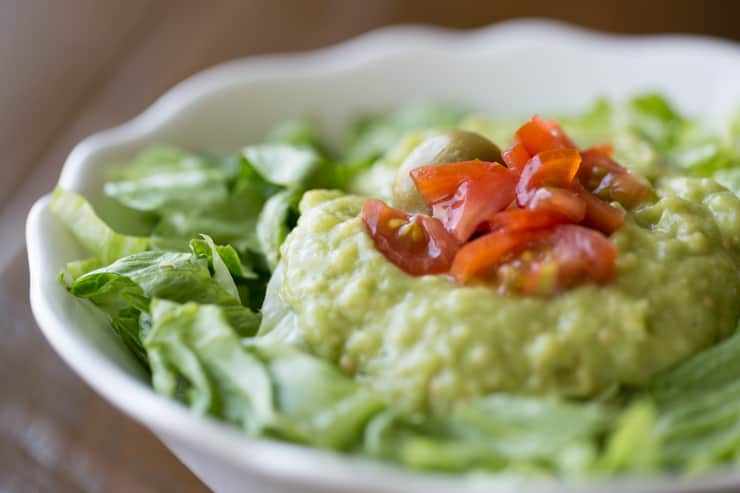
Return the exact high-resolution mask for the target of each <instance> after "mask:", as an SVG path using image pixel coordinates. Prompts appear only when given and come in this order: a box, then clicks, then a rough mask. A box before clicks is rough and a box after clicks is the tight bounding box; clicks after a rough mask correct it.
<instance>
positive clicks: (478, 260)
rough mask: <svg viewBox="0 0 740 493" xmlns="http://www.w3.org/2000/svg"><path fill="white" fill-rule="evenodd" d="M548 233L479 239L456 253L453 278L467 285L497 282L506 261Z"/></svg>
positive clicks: (504, 233) (496, 234) (503, 234)
mask: <svg viewBox="0 0 740 493" xmlns="http://www.w3.org/2000/svg"><path fill="white" fill-rule="evenodd" d="M548 234H549V231H547V230H535V231H516V232H512V231H508V230H505V229H504V230H500V231H494V232H493V233H489V234H487V235H485V236H481V237H480V238H476V239H475V240H473V241H471V242H470V243H467V244H466V245H464V246H463V247H462V248H461V249H460V251H458V252H457V255H456V256H455V260H454V262H453V263H452V267H450V275H451V276H452V277H454V278H455V279H457V281H459V282H461V283H463V284H465V283H468V282H470V281H473V280H485V279H487V278H494V279H495V274H496V272H495V270H496V268H497V267H499V266H500V265H501V264H502V263H503V262H504V260H505V259H506V258H507V257H509V256H511V255H514V254H517V253H519V252H520V251H521V250H524V249H525V248H526V247H527V246H529V245H532V244H534V243H536V242H537V241H540V240H542V239H543V238H545V237H546V236H547V235H548Z"/></svg>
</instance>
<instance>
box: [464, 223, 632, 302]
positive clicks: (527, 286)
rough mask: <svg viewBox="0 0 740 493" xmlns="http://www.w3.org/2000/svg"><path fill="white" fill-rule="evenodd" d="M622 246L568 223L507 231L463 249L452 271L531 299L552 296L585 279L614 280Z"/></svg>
mask: <svg viewBox="0 0 740 493" xmlns="http://www.w3.org/2000/svg"><path fill="white" fill-rule="evenodd" d="M616 256H617V250H616V247H615V246H614V245H613V244H612V243H611V242H610V241H609V240H608V239H607V238H606V237H605V236H604V235H602V234H601V233H599V232H596V231H593V230H590V229H587V228H584V227H582V226H576V225H572V224H564V225H560V226H556V227H555V229H553V230H539V231H528V232H527V231H525V232H518V233H511V232H509V231H507V230H501V231H497V232H493V233H490V234H488V235H486V236H483V237H481V238H478V239H477V240H475V241H472V242H470V243H468V244H467V245H465V246H464V247H463V248H461V249H460V251H459V252H458V254H457V256H456V257H455V261H454V262H453V264H452V268H451V270H450V273H451V274H452V275H453V276H454V277H455V278H456V279H457V280H458V281H460V282H462V283H469V282H472V281H477V280H483V281H489V282H493V283H494V284H495V285H497V286H498V287H499V289H501V290H503V291H507V292H516V293H521V294H525V295H533V294H540V295H550V294H554V293H555V292H557V291H560V290H563V289H567V288H569V287H572V286H574V285H576V284H579V283H581V282H583V281H588V280H590V281H593V282H597V283H600V284H603V283H606V282H609V281H610V280H611V279H613V277H614V275H615V273H616Z"/></svg>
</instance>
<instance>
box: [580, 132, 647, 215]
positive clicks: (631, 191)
mask: <svg viewBox="0 0 740 493" xmlns="http://www.w3.org/2000/svg"><path fill="white" fill-rule="evenodd" d="M611 152H613V150H612V149H611V148H610V147H606V146H599V147H592V148H591V149H588V150H585V151H583V152H582V153H581V156H582V158H583V161H582V163H581V167H580V169H579V170H578V179H579V181H580V182H581V184H583V186H584V187H586V189H587V190H590V191H591V192H593V194H594V195H596V196H597V197H599V198H601V199H603V200H606V201H608V202H611V201H616V202H619V203H620V204H622V205H623V206H625V207H628V208H632V207H635V206H637V205H639V204H640V203H641V202H643V201H644V200H646V199H647V198H649V197H650V196H651V195H652V193H653V192H652V188H651V187H650V185H649V184H647V183H646V182H644V181H642V180H640V178H638V177H636V176H635V175H633V174H632V173H630V172H629V171H628V170H627V169H626V168H624V167H623V166H621V165H620V164H619V163H617V162H616V161H614V160H613V159H612V158H611Z"/></svg>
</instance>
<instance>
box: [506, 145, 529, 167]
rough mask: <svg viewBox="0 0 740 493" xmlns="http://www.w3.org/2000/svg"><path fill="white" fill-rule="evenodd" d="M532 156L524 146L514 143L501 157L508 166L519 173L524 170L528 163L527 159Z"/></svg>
mask: <svg viewBox="0 0 740 493" xmlns="http://www.w3.org/2000/svg"><path fill="white" fill-rule="evenodd" d="M531 158H532V156H531V155H530V154H529V153H528V152H527V150H526V149H525V148H524V146H523V145H522V144H519V143H514V144H513V145H512V146H511V147H509V148H508V149H506V150H505V151H504V152H503V153H502V154H501V159H503V160H504V163H506V166H508V167H509V169H511V170H514V171H516V172H517V173H521V172H522V171H523V170H524V166H526V165H527V161H529V160H530V159H531Z"/></svg>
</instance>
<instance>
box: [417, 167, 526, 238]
mask: <svg viewBox="0 0 740 493" xmlns="http://www.w3.org/2000/svg"><path fill="white" fill-rule="evenodd" d="M411 178H412V179H413V180H414V183H416V187H417V189H418V190H419V193H420V194H421V196H422V197H423V198H424V201H425V202H426V203H427V205H429V206H430V207H431V208H432V215H433V216H434V217H435V218H437V219H439V220H440V221H442V224H444V226H445V228H447V230H448V231H449V232H451V233H452V234H453V235H454V236H455V238H457V240H458V241H460V242H464V241H466V240H468V239H469V238H470V236H472V234H473V233H474V232H475V231H476V229H477V228H478V226H479V225H480V224H481V223H484V222H486V221H487V220H488V218H490V217H491V216H492V215H493V214H495V213H496V212H498V211H500V210H503V209H505V208H506V207H508V206H509V204H511V203H512V202H513V201H514V198H515V193H514V187H515V186H516V182H517V175H516V174H514V173H513V172H512V171H510V170H508V169H507V168H505V167H504V166H502V165H500V164H497V163H489V162H484V161H464V162H460V163H446V164H437V165H432V166H424V167H421V168H416V169H414V170H412V171H411Z"/></svg>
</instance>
